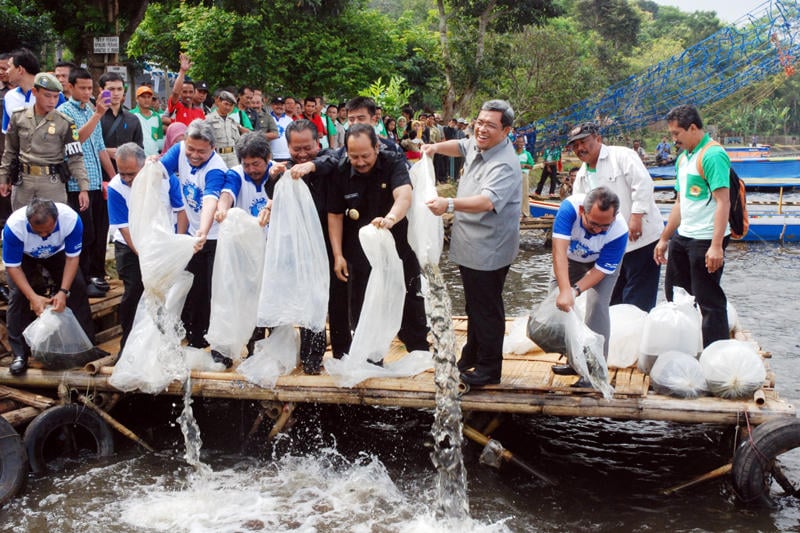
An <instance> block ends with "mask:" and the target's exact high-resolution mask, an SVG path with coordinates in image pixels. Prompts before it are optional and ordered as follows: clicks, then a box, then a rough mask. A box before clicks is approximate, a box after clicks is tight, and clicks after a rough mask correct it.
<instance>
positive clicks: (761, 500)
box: [732, 418, 800, 508]
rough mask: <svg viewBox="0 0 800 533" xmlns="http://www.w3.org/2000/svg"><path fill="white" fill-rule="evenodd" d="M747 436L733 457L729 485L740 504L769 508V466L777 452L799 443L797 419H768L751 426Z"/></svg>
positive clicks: (799, 434)
mask: <svg viewBox="0 0 800 533" xmlns="http://www.w3.org/2000/svg"><path fill="white" fill-rule="evenodd" d="M751 437H752V438H751V439H745V440H744V441H743V442H742V443H741V444H740V445H739V447H738V448H736V453H735V454H734V456H733V469H732V475H733V486H734V489H735V491H736V496H737V497H738V498H739V500H740V501H741V502H742V503H743V504H745V505H750V506H758V507H770V508H772V507H775V506H776V502H775V500H774V499H773V496H772V494H771V493H770V492H771V491H770V486H771V484H772V474H771V470H772V466H773V464H774V463H775V459H776V458H777V457H778V456H779V455H781V454H782V453H784V452H787V451H789V450H792V449H794V448H797V447H798V446H800V419H797V418H776V419H773V420H770V421H768V422H765V423H763V424H761V425H760V426H757V427H756V428H755V429H753V431H752V434H751ZM751 441H752V442H751Z"/></svg>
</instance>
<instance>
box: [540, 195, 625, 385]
mask: <svg viewBox="0 0 800 533" xmlns="http://www.w3.org/2000/svg"><path fill="white" fill-rule="evenodd" d="M627 243H628V224H627V223H626V222H625V217H623V216H622V214H621V213H620V210H619V197H618V196H617V195H616V194H615V193H614V192H613V191H612V190H611V189H608V188H606V187H597V188H596V189H592V190H591V191H590V192H589V193H588V194H585V195H584V194H573V195H572V196H570V197H569V198H567V199H566V200H564V201H563V202H561V207H559V209H558V213H557V214H556V219H555V221H554V222H553V274H554V277H555V279H554V280H552V281H551V286H554V287H553V288H555V286H557V287H558V297H557V298H556V306H557V307H558V308H559V309H561V310H562V311H565V312H566V311H569V310H570V309H572V307H573V306H574V305H575V298H577V297H578V296H580V295H581V294H582V293H584V292H585V293H587V294H586V319H585V321H586V325H587V326H589V328H590V329H591V330H592V331H594V332H595V333H598V334H600V335H602V336H603V338H604V339H605V342H604V343H603V357H605V358H606V359H608V338H609V335H610V333H611V321H610V319H609V313H608V306H609V302H610V301H611V292H612V291H613V290H614V284H615V283H616V282H617V277H618V276H619V266H620V263H621V262H622V256H623V255H625V246H626V245H627ZM553 372H554V373H556V374H559V375H573V374H576V372H575V370H574V369H573V368H572V367H570V366H569V365H556V366H554V367H553ZM576 386H580V387H583V386H586V387H590V386H591V385H590V384H589V383H588V381H587V382H578V383H577V384H576Z"/></svg>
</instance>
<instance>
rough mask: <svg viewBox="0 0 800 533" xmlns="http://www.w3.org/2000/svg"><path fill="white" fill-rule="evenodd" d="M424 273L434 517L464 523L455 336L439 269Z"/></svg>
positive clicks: (464, 485)
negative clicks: (431, 366)
mask: <svg viewBox="0 0 800 533" xmlns="http://www.w3.org/2000/svg"><path fill="white" fill-rule="evenodd" d="M424 271H425V277H426V278H427V280H428V294H427V298H426V307H427V311H428V316H429V319H430V324H431V333H433V339H434V343H433V348H434V349H433V360H434V363H435V371H434V382H435V383H436V411H435V413H434V420H433V426H432V428H431V434H432V435H433V453H432V454H431V460H432V461H433V464H434V466H436V469H437V471H438V477H437V480H436V490H437V493H438V494H437V495H438V500H437V501H438V509H437V513H438V514H439V515H441V516H443V517H446V518H450V519H455V520H464V519H466V518H468V517H469V500H468V499H467V475H466V469H465V468H464V457H463V455H462V453H461V447H462V445H463V443H464V436H463V433H462V423H461V403H460V401H459V394H458V383H459V371H458V367H457V366H456V336H455V331H454V329H453V315H452V309H451V305H450V296H449V295H448V293H447V285H446V284H445V282H444V278H443V277H442V273H441V271H440V270H439V266H438V265H435V264H428V265H425V267H424Z"/></svg>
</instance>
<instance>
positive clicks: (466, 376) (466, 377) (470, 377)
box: [461, 370, 500, 387]
mask: <svg viewBox="0 0 800 533" xmlns="http://www.w3.org/2000/svg"><path fill="white" fill-rule="evenodd" d="M461 381H463V382H464V383H466V384H467V385H472V386H473V387H482V386H484V385H497V384H498V383H500V376H494V375H491V374H487V373H485V372H483V371H480V370H469V371H467V372H462V373H461Z"/></svg>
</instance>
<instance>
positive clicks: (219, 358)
mask: <svg viewBox="0 0 800 533" xmlns="http://www.w3.org/2000/svg"><path fill="white" fill-rule="evenodd" d="M211 358H212V359H213V360H214V362H215V363H222V364H223V365H225V368H230V367H232V366H233V359H231V358H230V357H226V356H224V355H222V354H221V353H219V352H218V351H216V350H211Z"/></svg>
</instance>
